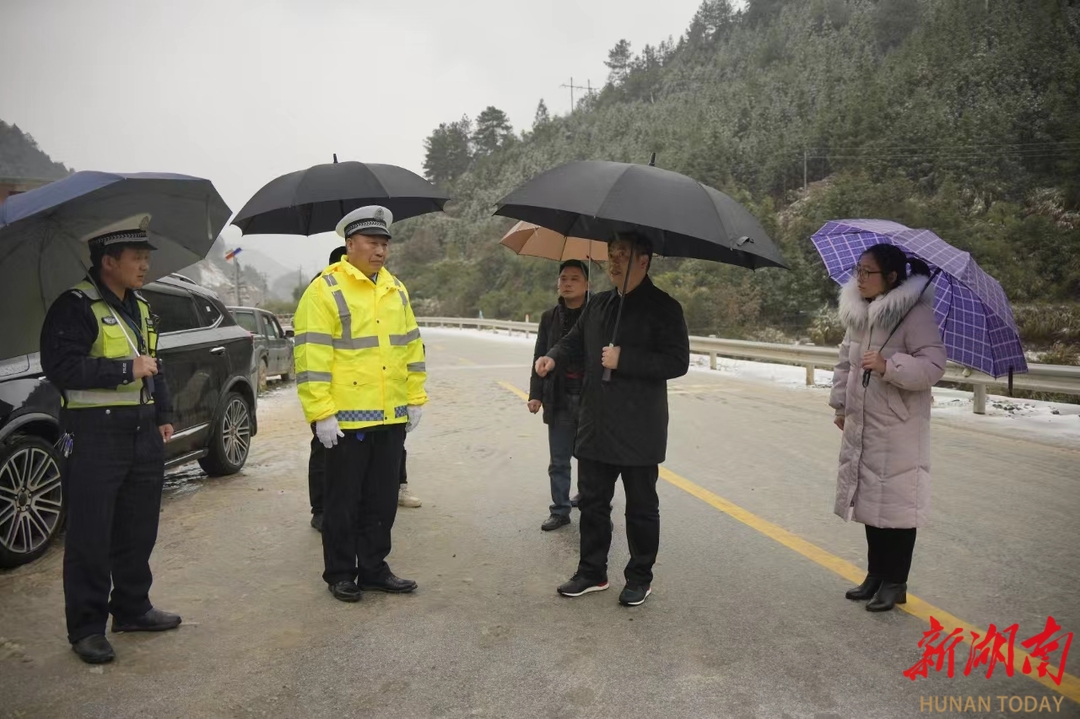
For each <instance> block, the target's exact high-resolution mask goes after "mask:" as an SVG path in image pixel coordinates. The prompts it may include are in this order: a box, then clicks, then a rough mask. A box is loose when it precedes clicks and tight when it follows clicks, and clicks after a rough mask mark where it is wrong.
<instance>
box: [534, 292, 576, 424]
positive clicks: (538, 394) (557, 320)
mask: <svg viewBox="0 0 1080 719" xmlns="http://www.w3.org/2000/svg"><path fill="white" fill-rule="evenodd" d="M584 310H585V306H584V305H582V306H581V307H579V308H578V309H576V310H572V309H570V308H568V307H567V306H566V303H565V302H563V300H562V298H561V297H560V298H559V303H558V304H557V305H555V306H554V307H552V308H551V309H550V310H548V311H547V312H545V313H544V314H542V315H541V316H540V327H539V328H538V329H537V332H536V346H535V347H534V348H533V364H534V365H535V364H536V360H538V359H539V358H541V357H543V356H544V355H546V354H547V353H548V351H549V350H550V349H551V348H552V347H554V346H555V345H556V344H557V343H558V341H559V340H561V339H562V338H563V336H564V332H563V324H564V323H563V319H564V317H565V318H566V320H567V321H568V322H569V323H570V325H571V326H573V324H574V323H575V322H577V320H578V318H580V317H581V313H582V312H584ZM566 369H567V367H566V366H565V365H564V366H562V367H560V368H559V369H558V370H557V371H555V372H552V373H551V374H549V375H548V376H547V377H541V376H540V375H538V374H536V367H535V366H534V367H533V370H532V376H531V377H530V379H529V399H531V400H532V399H538V400H540V402H541V403H542V405H543V407H544V424H551V422H552V420H553V419H554V418H555V412H556V411H557V410H559V409H561V408H562V407H563V406H565V403H566V379H565V378H564V372H565V371H566Z"/></svg>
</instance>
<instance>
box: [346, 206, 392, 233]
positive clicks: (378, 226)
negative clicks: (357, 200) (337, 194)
mask: <svg viewBox="0 0 1080 719" xmlns="http://www.w3.org/2000/svg"><path fill="white" fill-rule="evenodd" d="M393 221H394V215H393V214H392V213H391V212H390V210H388V209H386V208H385V207H380V206H379V205H368V206H367V207H360V208H358V209H355V210H353V211H352V212H350V213H349V214H347V215H345V216H344V217H342V218H341V221H340V222H338V223H337V233H338V235H339V236H340V237H344V238H345V239H349V238H350V237H352V236H353V235H355V234H361V235H369V236H372V237H385V238H386V239H388V240H389V239H390V230H389V227H390V223H392V222H393Z"/></svg>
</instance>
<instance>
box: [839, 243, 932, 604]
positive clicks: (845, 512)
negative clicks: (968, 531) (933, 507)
mask: <svg viewBox="0 0 1080 719" xmlns="http://www.w3.org/2000/svg"><path fill="white" fill-rule="evenodd" d="M909 265H910V267H911V274H909V273H908V266H909ZM929 282H930V272H929V270H928V268H927V266H926V264H925V263H924V262H922V261H921V260H917V259H909V258H908V257H906V256H905V255H904V252H903V250H901V249H899V248H897V247H895V246H893V245H887V244H882V245H875V246H873V247H871V248H870V249H868V250H867V251H866V252H865V253H864V254H863V255H862V257H861V258H859V264H858V267H857V268H856V272H855V274H854V275H853V276H852V278H851V280H850V281H849V282H848V283H847V284H846V285H845V286H844V288H843V290H842V291H841V293H840V320H841V322H842V323H843V324H844V327H845V328H846V330H847V334H846V335H845V337H844V342H843V344H842V345H841V346H840V361H839V363H837V365H836V367H835V369H834V371H833V390H832V395H831V397H830V399H829V404H830V406H832V407H833V409H835V410H836V420H835V422H836V425H837V426H838V427H840V429H842V430H843V432H844V438H843V443H842V445H841V449H840V471H839V473H838V476H837V480H836V507H835V511H836V514H838V515H840V517H842V518H843V519H844V520H845V521H849V520H851V519H854V520H855V521H856V522H861V523H862V524H865V525H866V544H867V550H868V552H867V553H868V564H869V567H868V574H867V576H866V579H865V580H864V581H863V583H862V584H861V585H859V586H858V587H855V588H854V589H851V590H849V591H848V592H847V595H846V596H847V598H848V599H853V600H865V599H870V600H871V601H870V602H869V604H867V605H866V608H867V609H868V610H869V611H872V612H884V611H888V610H890V609H892V608H893V607H894V606H895V605H896V604H903V603H905V602H906V601H907V579H908V571H909V570H910V568H911V556H912V552H913V551H914V549H915V530H916V528H917V527H920V526H923V525H924V524H925V523H926V519H927V515H928V514H929V512H930V406H931V404H932V398H931V395H930V390H931V388H932V387H933V386H934V385H935V384H936V383H937V382H938V381H939V380H940V379H941V378H942V376H943V375H944V374H945V361H946V358H945V344H944V343H943V342H942V341H941V333H940V331H939V329H938V325H937V320H936V319H935V317H934V310H933V287H929V288H928V287H927V285H928V284H929ZM894 329H895V331H894ZM890 333H891V334H890ZM883 342H884V346H882V343H883Z"/></svg>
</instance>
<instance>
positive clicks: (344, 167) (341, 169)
mask: <svg viewBox="0 0 1080 719" xmlns="http://www.w3.org/2000/svg"><path fill="white" fill-rule="evenodd" d="M449 199H450V198H449V196H447V195H446V194H444V193H443V192H442V191H441V190H439V189H438V188H437V187H435V186H434V185H432V184H431V183H430V182H428V181H427V180H425V179H424V178H422V177H420V176H419V175H417V174H416V173H414V172H410V171H409V170H406V169H405V168H403V167H397V166H396V165H379V164H374V163H363V162H353V161H349V162H338V161H337V155H334V161H333V162H332V163H327V164H325V165H315V166H314V167H309V168H308V169H306V170H299V171H297V172H290V173H289V174H287V175H282V176H281V177H278V178H276V179H274V180H271V181H270V182H268V183H266V184H265V185H264V186H263V187H262V189H260V190H259V191H258V192H256V193H255V195H254V196H253V197H252V198H251V199H250V200H248V201H247V204H245V205H244V207H243V208H242V209H241V210H240V212H238V213H237V215H236V217H235V218H233V221H232V224H234V225H236V226H237V227H239V228H240V229H241V231H243V233H244V234H245V235H256V234H263V235H266V234H275V235H278V234H279V235H315V234H318V233H320V232H333V231H334V229H335V228H336V227H337V223H338V222H339V221H340V220H341V218H342V217H344V216H345V215H347V214H348V213H350V212H352V211H353V210H355V209H356V208H358V207H363V206H365V205H382V206H383V207H385V208H386V209H388V210H390V212H392V213H393V215H394V220H404V219H407V218H409V217H416V216H417V215H423V214H426V213H428V212H439V211H441V210H442V208H443V205H445V204H446V202H447V201H448V200H449Z"/></svg>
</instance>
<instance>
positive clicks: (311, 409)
mask: <svg viewBox="0 0 1080 719" xmlns="http://www.w3.org/2000/svg"><path fill="white" fill-rule="evenodd" d="M376 280H377V282H372V281H371V278H369V277H365V276H364V274H363V273H362V272H360V270H358V269H356V268H355V267H353V266H352V265H351V264H349V263H348V262H347V261H341V262H338V263H336V264H333V265H330V266H329V267H328V268H326V270H325V271H324V272H323V274H322V275H321V276H320V277H319V278H317V279H316V280H315V281H314V282H312V283H311V284H310V285H308V288H307V291H306V292H304V296H303V297H302V298H301V299H300V304H299V306H298V307H297V308H296V314H295V316H294V317H293V327H294V329H295V331H296V335H295V338H294V345H295V350H294V353H293V355H294V357H295V363H296V367H295V368H296V387H297V392H298V393H299V395H300V403H301V404H302V405H303V407H304V416H305V418H306V419H307V421H308V422H317V421H318V420H320V419H325V418H327V417H330V416H331V415H336V416H337V419H338V423H339V425H340V427H341V428H342V429H363V428H365V427H372V426H375V425H381V424H404V423H405V422H407V421H408V416H407V413H406V407H408V406H409V405H421V404H424V403H426V402H427V394H426V393H425V392H424V382H425V381H426V379H427V370H426V367H425V365H424V346H423V344H422V342H421V340H420V328H419V327H417V325H416V318H415V317H414V316H413V311H412V306H411V305H410V303H409V295H408V292H407V291H406V290H405V286H404V285H402V284H401V282H399V281H398V280H397V278H395V277H394V276H393V275H391V274H390V272H388V271H387V270H385V269H381V270H379V274H378V275H377V277H376Z"/></svg>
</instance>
